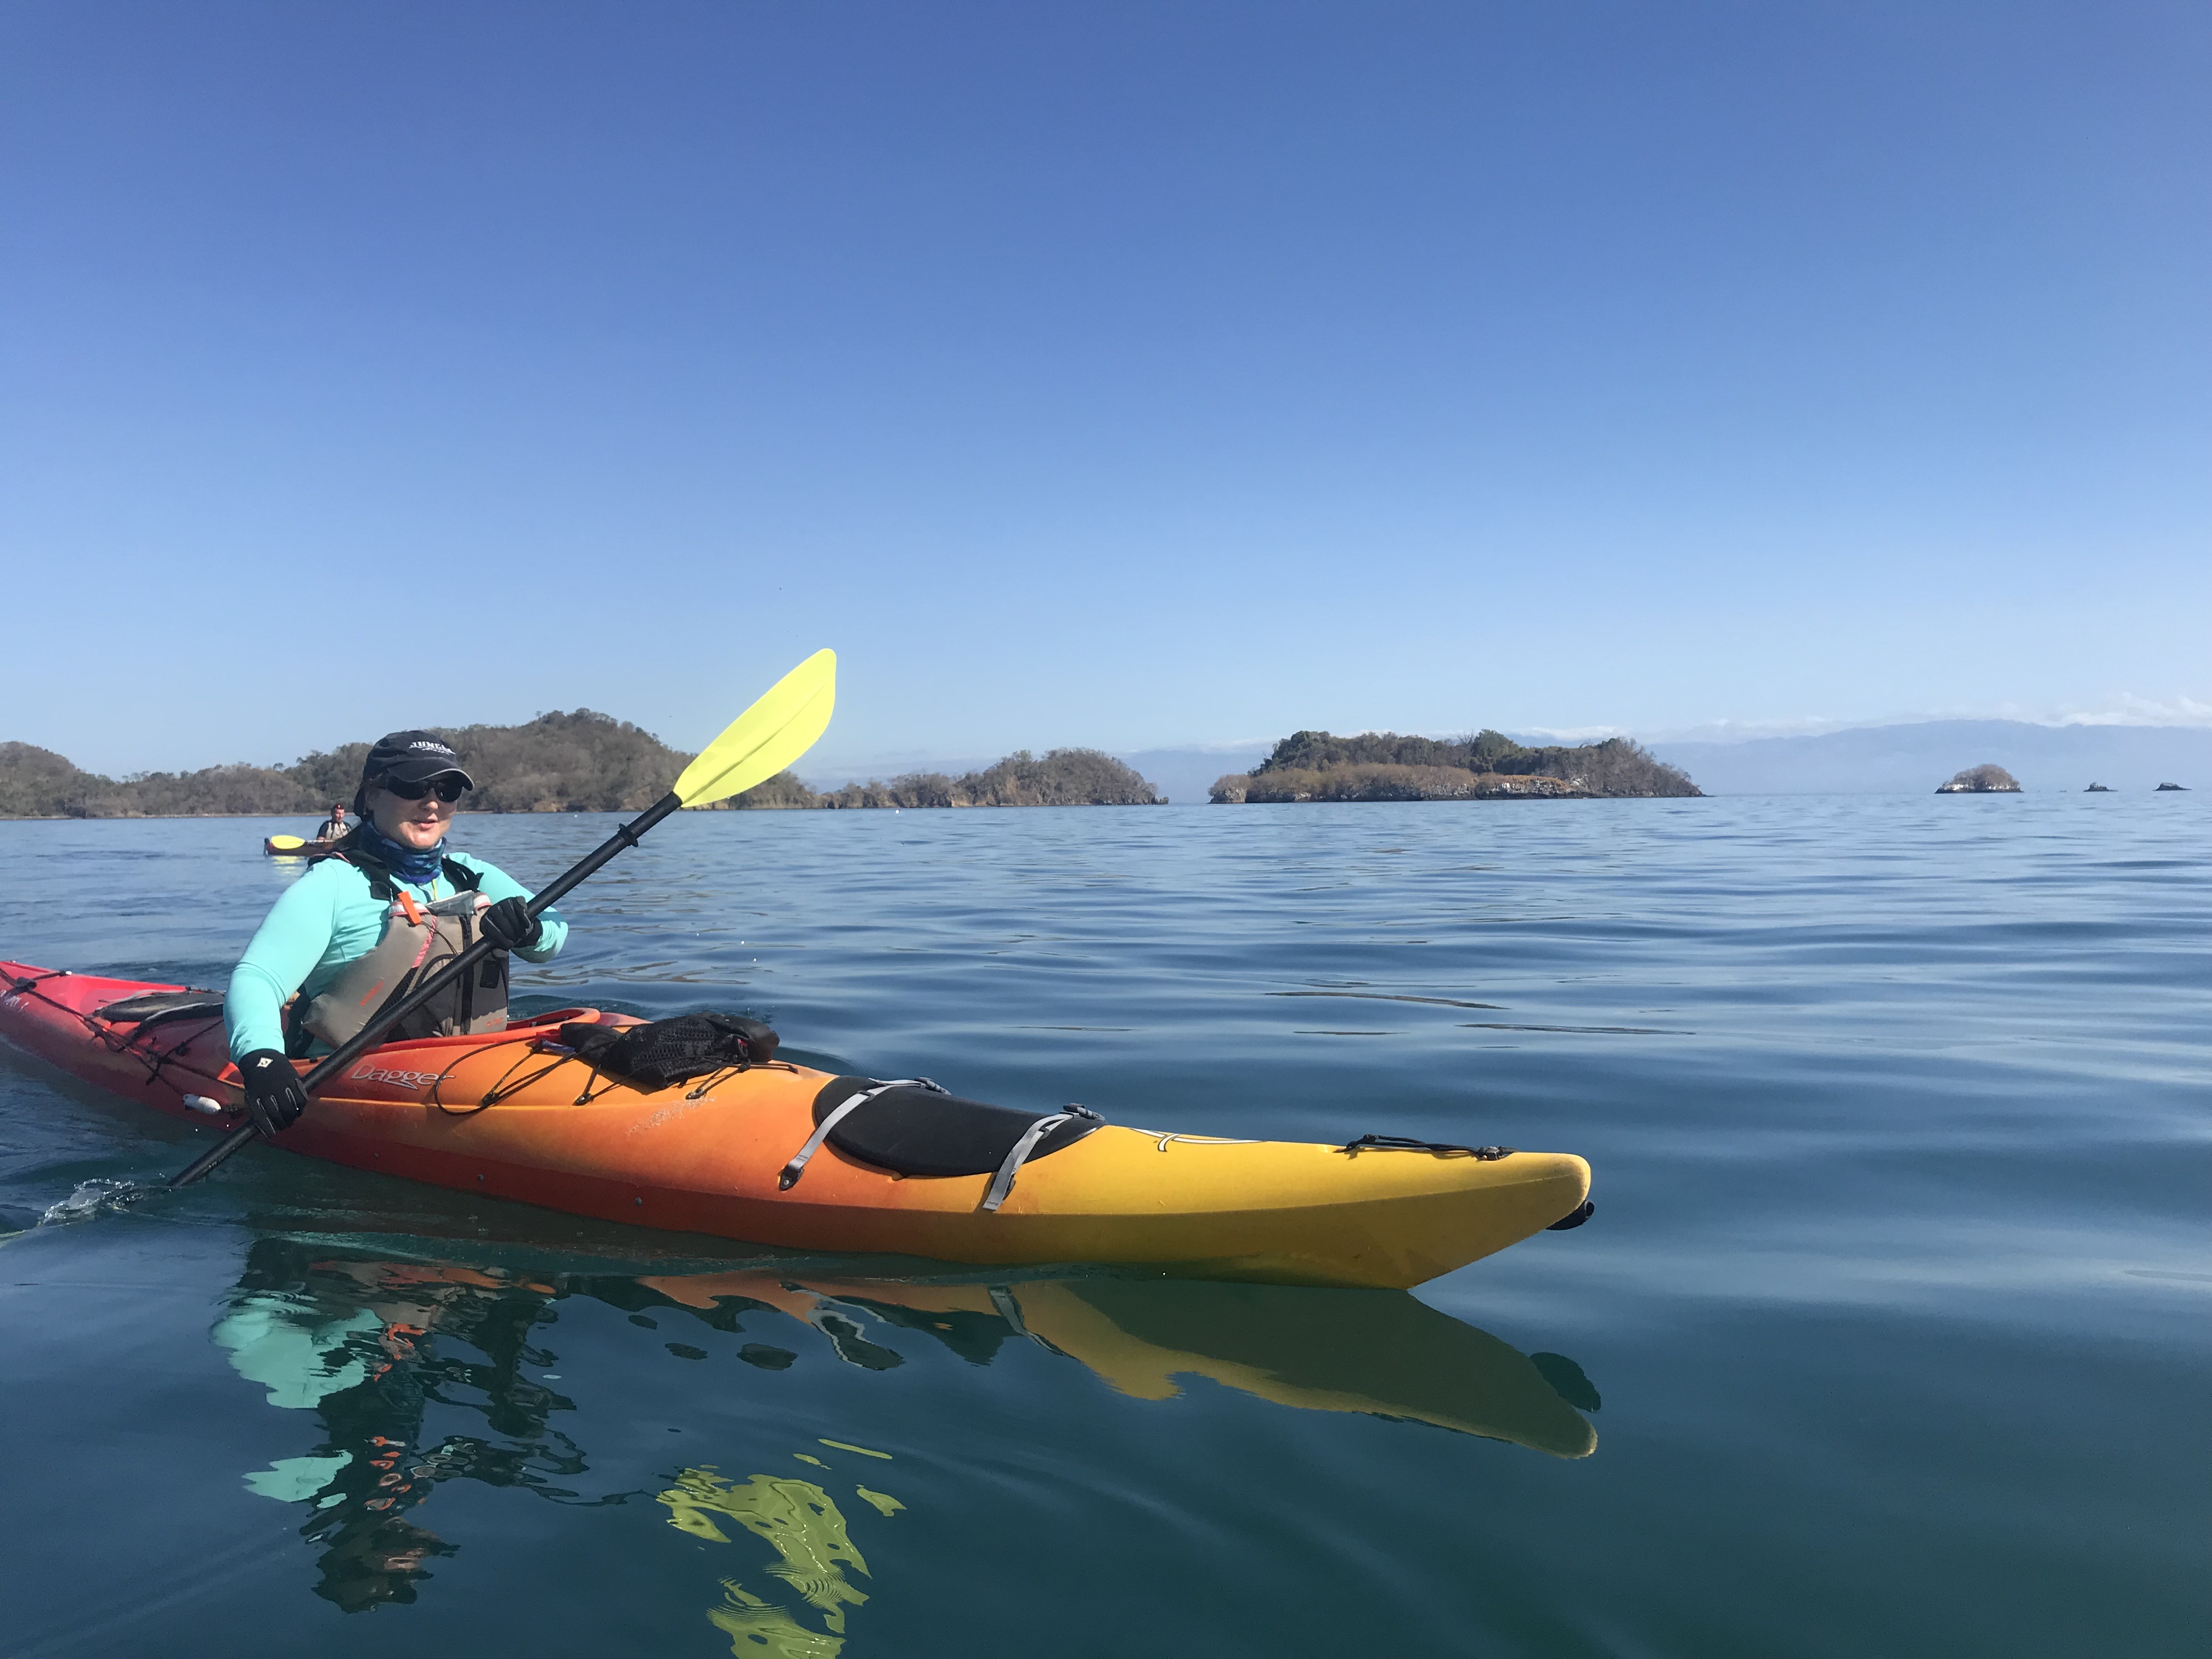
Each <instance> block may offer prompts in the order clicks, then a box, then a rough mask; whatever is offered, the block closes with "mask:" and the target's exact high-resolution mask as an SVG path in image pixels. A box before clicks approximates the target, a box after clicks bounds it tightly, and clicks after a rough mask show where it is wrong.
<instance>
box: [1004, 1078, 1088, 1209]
mask: <svg viewBox="0 0 2212 1659" xmlns="http://www.w3.org/2000/svg"><path fill="white" fill-rule="evenodd" d="M1079 1117H1087V1118H1089V1119H1090V1120H1091V1121H1092V1122H1094V1123H1103V1121H1105V1120H1104V1119H1103V1118H1101V1117H1100V1116H1099V1115H1098V1114H1097V1113H1096V1112H1094V1111H1092V1110H1091V1109H1089V1108H1088V1107H1085V1106H1078V1105H1075V1104H1074V1103H1072V1102H1071V1103H1069V1104H1068V1105H1066V1106H1065V1107H1062V1108H1061V1109H1060V1110H1059V1111H1057V1112H1054V1114H1053V1115H1051V1116H1049V1117H1041V1118H1039V1119H1038V1120H1037V1121H1036V1122H1034V1123H1032V1124H1030V1127H1028V1128H1026V1129H1024V1130H1023V1131H1022V1138H1021V1139H1019V1140H1018V1141H1016V1142H1015V1143H1014V1144H1013V1145H1012V1146H1011V1147H1009V1148H1008V1149H1007V1152H1006V1162H1005V1163H1003V1164H1000V1165H999V1173H998V1174H996V1175H994V1176H992V1177H991V1184H990V1186H989V1187H988V1188H986V1189H985V1191H984V1194H983V1208H984V1209H985V1210H986V1211H990V1212H995V1211H996V1210H997V1209H998V1207H999V1206H1000V1205H1001V1204H1003V1203H1005V1202H1006V1194H1008V1193H1011V1192H1012V1191H1013V1190H1014V1175H1015V1172H1016V1171H1018V1170H1020V1168H1021V1167H1022V1165H1023V1164H1026V1163H1027V1162H1029V1156H1030V1153H1031V1152H1035V1151H1036V1144H1037V1142H1039V1141H1040V1140H1042V1139H1044V1138H1045V1137H1046V1136H1047V1135H1048V1134H1050V1133H1052V1132H1053V1131H1054V1129H1057V1128H1058V1127H1060V1125H1061V1124H1063V1123H1071V1122H1073V1121H1075V1120H1076V1119H1077V1118H1079Z"/></svg>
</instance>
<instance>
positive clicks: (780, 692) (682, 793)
mask: <svg viewBox="0 0 2212 1659" xmlns="http://www.w3.org/2000/svg"><path fill="white" fill-rule="evenodd" d="M836 703H837V653H836V652H834V651H817V652H816V653H814V654H813V655H812V656H811V657H809V658H808V659H806V660H805V662H803V663H801V664H799V666H798V667H796V668H794V669H793V670H792V671H791V672H789V673H788V674H786V675H785V676H784V677H783V678H781V679H780V680H778V681H777V682H776V683H775V684H774V685H772V686H770V687H769V689H768V690H767V691H766V692H765V693H764V694H763V696H762V697H761V699H760V701H759V702H756V703H755V704H753V706H752V707H751V708H748V709H746V710H745V712H744V714H740V715H738V717H737V719H735V720H732V721H731V722H730V724H729V725H728V726H727V727H726V728H725V729H724V731H723V732H722V735H721V736H720V737H719V738H715V739H714V742H712V743H710V744H708V745H707V748H706V750H705V752H704V753H702V755H701V756H700V757H699V758H698V759H696V760H695V761H693V762H692V763H691V764H690V765H689V766H687V767H685V768H684V775H683V776H681V777H679V778H678V779H677V780H676V787H674V788H673V789H671V790H670V791H669V792H668V793H666V794H665V795H663V796H662V797H661V798H660V799H659V800H657V801H655V802H653V805H650V806H648V807H647V808H646V809H645V811H642V812H641V813H639V814H638V815H637V816H636V817H634V818H632V819H631V820H630V821H629V823H625V824H624V825H623V826H622V828H621V829H617V830H616V831H615V832H614V834H613V835H611V836H608V837H607V838H606V840H605V841H604V842H600V843H599V846H598V847H596V848H593V849H592V851H591V852H590V853H589V854H586V855H585V856H584V858H582V859H581V860H579V861H578V862H577V863H576V864H575V865H574V866H573V867H571V868H570V869H569V871H568V873H566V874H565V875H562V876H561V877H559V878H557V879H556V880H554V881H552V882H550V883H549V884H546V885H545V886H544V887H541V888H539V889H538V892H537V894H536V895H535V896H533V897H532V899H531V901H530V914H531V915H533V916H534V915H538V914H539V913H540V912H541V911H545V910H550V909H551V908H553V906H554V905H556V904H557V903H559V902H561V900H562V899H563V898H565V897H566V896H568V894H569V893H570V892H571V891H572V890H574V889H575V888H576V887H578V886H580V884H582V883H584V882H585V881H587V880H588V879H590V878H591V877H592V875H594V874H596V873H597V872H598V871H599V868H600V866H603V865H605V863H606V862H607V861H608V860H610V859H611V858H613V857H614V856H615V854H617V853H619V852H621V851H623V848H629V847H635V846H636V845H637V843H638V839H639V837H641V836H643V835H644V834H645V832H646V831H647V830H648V829H652V828H653V825H654V824H656V823H659V822H660V821H661V819H663V818H665V817H667V816H668V815H669V814H670V813H671V812H675V811H680V810H682V809H683V808H684V807H686V806H707V805H712V804H713V803H714V802H715V801H718V800H726V799H729V798H730V797H731V796H732V795H741V794H743V793H744V792H745V791H746V790H748V789H750V788H751V787H753V786H754V785H755V784H757V783H766V782H767V781H769V779H770V778H772V777H774V776H775V775H776V774H777V773H779V772H781V771H782V770H783V769H784V768H785V767H787V766H788V765H790V764H791V763H792V762H793V761H795V760H797V759H798V758H799V757H800V756H801V755H803V754H805V752H806V751H807V750H810V749H811V748H812V747H813V746H814V744H815V740H816V739H817V738H819V737H820V736H821V735H822V734H823V732H824V731H826V730H828V729H829V715H830V713H831V711H832V710H833V709H834V708H836ZM491 951H492V944H491V941H490V940H489V939H478V940H477V942H476V943H475V944H474V945H471V946H469V948H468V949H467V950H465V951H462V952H461V953H460V955H459V956H457V957H454V958H453V960H452V961H451V962H449V963H447V964H446V965H445V966H444V967H443V968H441V969H439V970H438V971H437V972H436V973H435V974H433V975H430V977H429V978H428V979H426V980H424V981H422V984H421V985H419V986H417V987H416V988H415V989H414V990H413V991H411V992H410V993H409V994H407V995H405V996H404V997H402V998H400V999H399V1000H398V1001H397V1002H392V1003H387V1004H386V1006H384V1007H382V1008H380V1009H379V1010H377V1012H376V1018H374V1019H372V1020H370V1021H369V1023H368V1024H366V1025H364V1026H363V1027H362V1029H361V1030H359V1031H358V1032H357V1033H356V1034H355V1035H354V1036H352V1037H351V1038H349V1039H348V1040H347V1041H346V1042H343V1043H342V1044H340V1045H339V1047H338V1048H337V1050H336V1051H334V1052H333V1053H332V1054H331V1055H330V1056H329V1057H328V1058H327V1059H325V1060H323V1061H322V1062H321V1063H320V1064H319V1065H318V1066H315V1068H314V1069H313V1071H311V1072H309V1073H307V1075H306V1076H305V1077H303V1078H302V1079H300V1086H301V1088H302V1089H304V1090H306V1091H307V1093H308V1094H309V1095H310V1096H312V1095H313V1093H314V1092H315V1091H316V1090H317V1089H319V1088H320V1087H321V1086H322V1085H324V1084H325V1083H328V1082H329V1081H331V1079H333V1078H335V1077H337V1075H338V1073H341V1072H343V1070H344V1069H345V1068H346V1067H347V1066H349V1065H351V1064H352V1063H353V1062H354V1061H355V1060H357V1059H359V1058H360V1057H361V1055H362V1054H364V1053H366V1052H367V1051H368V1049H370V1048H374V1047H375V1046H376V1044H377V1043H378V1042H380V1041H381V1040H382V1038H383V1036H384V1034H385V1033H386V1031H388V1030H391V1029H392V1026H393V1025H395V1024H398V1022H399V1021H401V1020H403V1019H404V1018H407V1016H408V1015H410V1014H411V1013H413V1012H415V1011H416V1009H417V1008H419V1007H421V1006H422V1005H423V1004H424V1003H426V1002H428V1001H429V1000H430V999H431V998H433V997H435V996H436V995H437V994H438V993H439V992H441V991H442V990H444V989H445V988H446V987H447V986H448V985H450V984H452V983H453V981H455V980H456V979H459V977H460V976H461V975H463V974H465V973H466V972H468V971H469V970H470V969H472V968H474V967H475V966H476V964H477V963H479V962H481V961H483V958H484V957H487V956H489V955H490V954H491ZM254 1133H255V1130H254V1127H253V1125H252V1124H251V1123H246V1124H242V1125H240V1127H238V1128H235V1129H234V1130H232V1131H231V1132H230V1133H228V1134H227V1135H225V1136H224V1137H223V1138H222V1140H221V1141H219V1142H217V1143H216V1145H215V1146H210V1148H209V1149H208V1150H207V1151H206V1152H203V1153H202V1154H201V1155H200V1156H199V1157H197V1158H194V1159H193V1160H192V1161H191V1163H190V1164H186V1165H185V1168H184V1169H183V1170H179V1172H178V1173H177V1174H176V1175H174V1176H171V1177H170V1180H169V1185H170V1186H172V1187H189V1186H190V1185H191V1183H192V1182H195V1181H197V1180H198V1179H199V1178H200V1177H201V1176H204V1175H205V1174H207V1172H208V1171H209V1170H212V1169H214V1168H215V1166H216V1164H220V1163H222V1161H223V1159H225V1158H228V1157H229V1156H230V1155H231V1154H232V1153H233V1152H236V1151H237V1150H238V1149H239V1148H240V1146H244V1145H246V1142H247V1141H249V1140H251V1139H253V1137H254Z"/></svg>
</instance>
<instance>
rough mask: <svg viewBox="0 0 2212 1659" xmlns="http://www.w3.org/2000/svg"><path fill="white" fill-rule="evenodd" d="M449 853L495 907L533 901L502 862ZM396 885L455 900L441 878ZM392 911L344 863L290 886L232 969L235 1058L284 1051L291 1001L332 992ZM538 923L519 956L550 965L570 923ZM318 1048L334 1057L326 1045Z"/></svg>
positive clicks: (226, 1002) (229, 1018)
mask: <svg viewBox="0 0 2212 1659" xmlns="http://www.w3.org/2000/svg"><path fill="white" fill-rule="evenodd" d="M444 856H446V857H447V858H449V859H451V860H453V862H454V863H456V864H461V865H465V866H468V867H469V868H470V869H471V870H473V871H475V872H477V890H479V891H480V892H482V893H483V895H484V896H485V897H487V898H489V899H490V900H491V901H492V902H494V903H497V902H499V901H500V900H501V899H503V898H516V897H520V898H528V897H529V896H530V890H529V889H527V888H526V887H525V886H523V885H522V884H521V883H520V882H519V881H517V880H515V878H513V876H510V875H508V874H507V872H506V871H504V870H501V869H500V868H499V867H498V866H496V865H491V864H487V863H485V862H484V861H483V860H482V859H480V858H473V857H471V855H470V854H466V853H453V852H448V853H447V854H445V855H444ZM394 881H395V884H396V885H398V886H401V887H404V888H405V889H406V890H408V891H409V892H410V893H412V894H414V895H415V896H416V898H418V899H422V900H424V901H426V902H427V901H431V900H435V899H441V898H450V897H452V896H453V886H452V884H450V883H448V882H447V880H446V879H445V878H443V877H442V876H441V877H440V878H437V879H436V880H435V881H432V882H430V883H428V884H427V885H421V886H418V885H416V884H415V883H413V882H405V881H398V878H394ZM390 908H391V907H390V906H389V904H387V903H386V902H382V901H380V900H379V899H378V898H377V897H376V896H375V895H374V894H373V893H372V892H370V891H369V888H368V875H367V874H366V873H365V872H362V870H360V869H359V868H357V867H356V866H353V865H351V864H349V863H347V862H346V861H345V860H343V859H325V860H323V861H322V862H320V863H319V864H317V865H316V866H315V867H314V868H313V869H312V870H310V871H308V872H307V874H306V875H304V876H302V877H301V878H300V879H299V880H297V881H295V882H294V883H293V884H291V885H290V886H289V887H288V888H286V889H285V890H284V896H283V897H282V898H280V899H278V900H277V901H276V903H274V904H272V905H271V906H270V907H269V914H268V915H267V916H265V917H264V918H263V920H262V923H261V926H260V927H259V928H258V930H257V931H256V932H255V933H254V935H253V942H252V944H251V945H247V946H246V954H245V955H244V956H243V957H240V959H239V963H238V966H237V967H236V968H235V969H232V971H231V975H230V988H229V990H228V991H227V992H226V993H225V994H224V995H223V1000H222V1018H223V1027H224V1030H226V1031H227V1032H228V1035H229V1037H230V1057H231V1058H232V1059H233V1060H240V1059H243V1058H244V1057H245V1056H246V1055H247V1054H252V1052H253V1051H254V1050H255V1049H256V1048H274V1049H276V1051H277V1052H278V1053H280V1054H281V1053H283V1049H284V1002H285V1000H286V999H287V998H289V997H290V996H291V995H292V994H294V993H295V992H296V993H298V994H301V995H302V996H306V997H309V998H313V997H316V996H319V995H320V994H322V993H323V992H324V991H325V990H328V989H329V988H330V987H331V984H332V983H333V982H335V981H336V980H337V976H338V975H339V974H340V973H341V972H343V970H344V968H345V965H346V964H347V963H349V962H351V961H353V960H354V959H355V958H356V957H362V956H366V955H367V954H368V951H369V948H370V947H371V946H372V945H374V944H375V943H376V941H377V940H378V939H381V938H382V937H383V936H384V920H385V915H386V911H388V910H389V909H390ZM538 920H539V921H542V922H543V923H544V927H545V931H544V933H542V934H540V935H539V937H538V943H537V944H536V945H532V947H531V948H530V949H529V950H527V951H516V952H515V953H514V954H515V955H516V956H518V957H521V958H522V959H523V960H524V961H525V962H550V961H551V960H552V959H553V958H554V957H556V956H557V955H559V954H560V951H561V947H562V945H565V944H566V943H567V942H568V923H567V922H565V921H562V919H561V913H560V912H559V911H558V910H547V911H545V912H544V914H543V915H540V916H539V917H538ZM316 1047H317V1048H318V1050H319V1051H324V1052H327V1050H326V1049H325V1045H323V1044H320V1043H318V1044H317V1045H316Z"/></svg>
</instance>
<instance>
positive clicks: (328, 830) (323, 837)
mask: <svg viewBox="0 0 2212 1659" xmlns="http://www.w3.org/2000/svg"><path fill="white" fill-rule="evenodd" d="M352 827H353V826H352V825H350V824H349V823H347V822H346V815H345V806H344V804H343V802H340V803H337V804H335V805H332V806H331V815H330V817H326V818H325V819H324V820H323V821H322V822H321V823H319V824H317V825H316V826H315V839H316V840H317V841H336V840H337V838H338V837H339V836H343V834H345V832H346V831H347V830H348V829H351V828H352Z"/></svg>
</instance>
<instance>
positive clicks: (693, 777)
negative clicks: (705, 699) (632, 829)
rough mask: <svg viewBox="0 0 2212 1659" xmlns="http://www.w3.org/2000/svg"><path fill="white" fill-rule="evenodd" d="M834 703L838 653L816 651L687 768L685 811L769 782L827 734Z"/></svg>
mask: <svg viewBox="0 0 2212 1659" xmlns="http://www.w3.org/2000/svg"><path fill="white" fill-rule="evenodd" d="M836 702H837V653H836V652H835V651H817V652H816V653H814V654H813V655H812V656H811V657H809V658H808V659H806V660H805V662H803V663H801V664H799V666H798V667H796V668H794V669H793V670H792V671H791V672H789V673H788V674H786V675H785V676H784V677H783V678H781V679H780V680H778V681H777V682H776V683H775V684H774V685H771V686H770V687H769V689H768V690H767V692H766V694H765V695H763V696H762V698H761V700H760V701H759V702H757V703H755V704H754V705H753V706H752V707H751V708H748V709H746V710H745V712H744V714H740V715H738V717H737V719H735V720H732V721H731V722H730V724H729V728H728V729H727V730H726V731H725V732H723V733H722V735H721V736H720V737H719V738H715V739H714V742H712V743H710V744H708V745H707V751H706V753H704V754H702V756H700V757H699V758H698V759H696V760H695V761H693V762H692V763H691V764H690V765H689V766H687V767H685V768H684V775H683V776H682V777H680V778H678V779H677V780H676V793H677V794H678V795H679V796H681V797H682V798H683V801H684V805H686V806H704V805H707V804H708V802H709V801H718V800H723V799H727V798H728V797H729V796H732V795H741V794H743V793H744V792H745V791H746V790H748V789H750V788H751V787H753V786H754V785H755V784H757V783H766V782H767V781H769V779H770V778H772V777H774V776H775V775H776V774H777V773H779V772H781V771H782V770H783V769H784V768H785V767H787V766H788V765H790V764H791V763H792V762H793V761H795V760H797V759H798V758H799V757H800V756H801V755H803V754H805V752H806V751H807V750H810V749H811V748H813V747H814V743H815V739H816V738H819V737H820V736H821V735H822V734H823V732H825V731H827V730H829V711H830V710H831V709H832V708H835V707H836Z"/></svg>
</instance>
